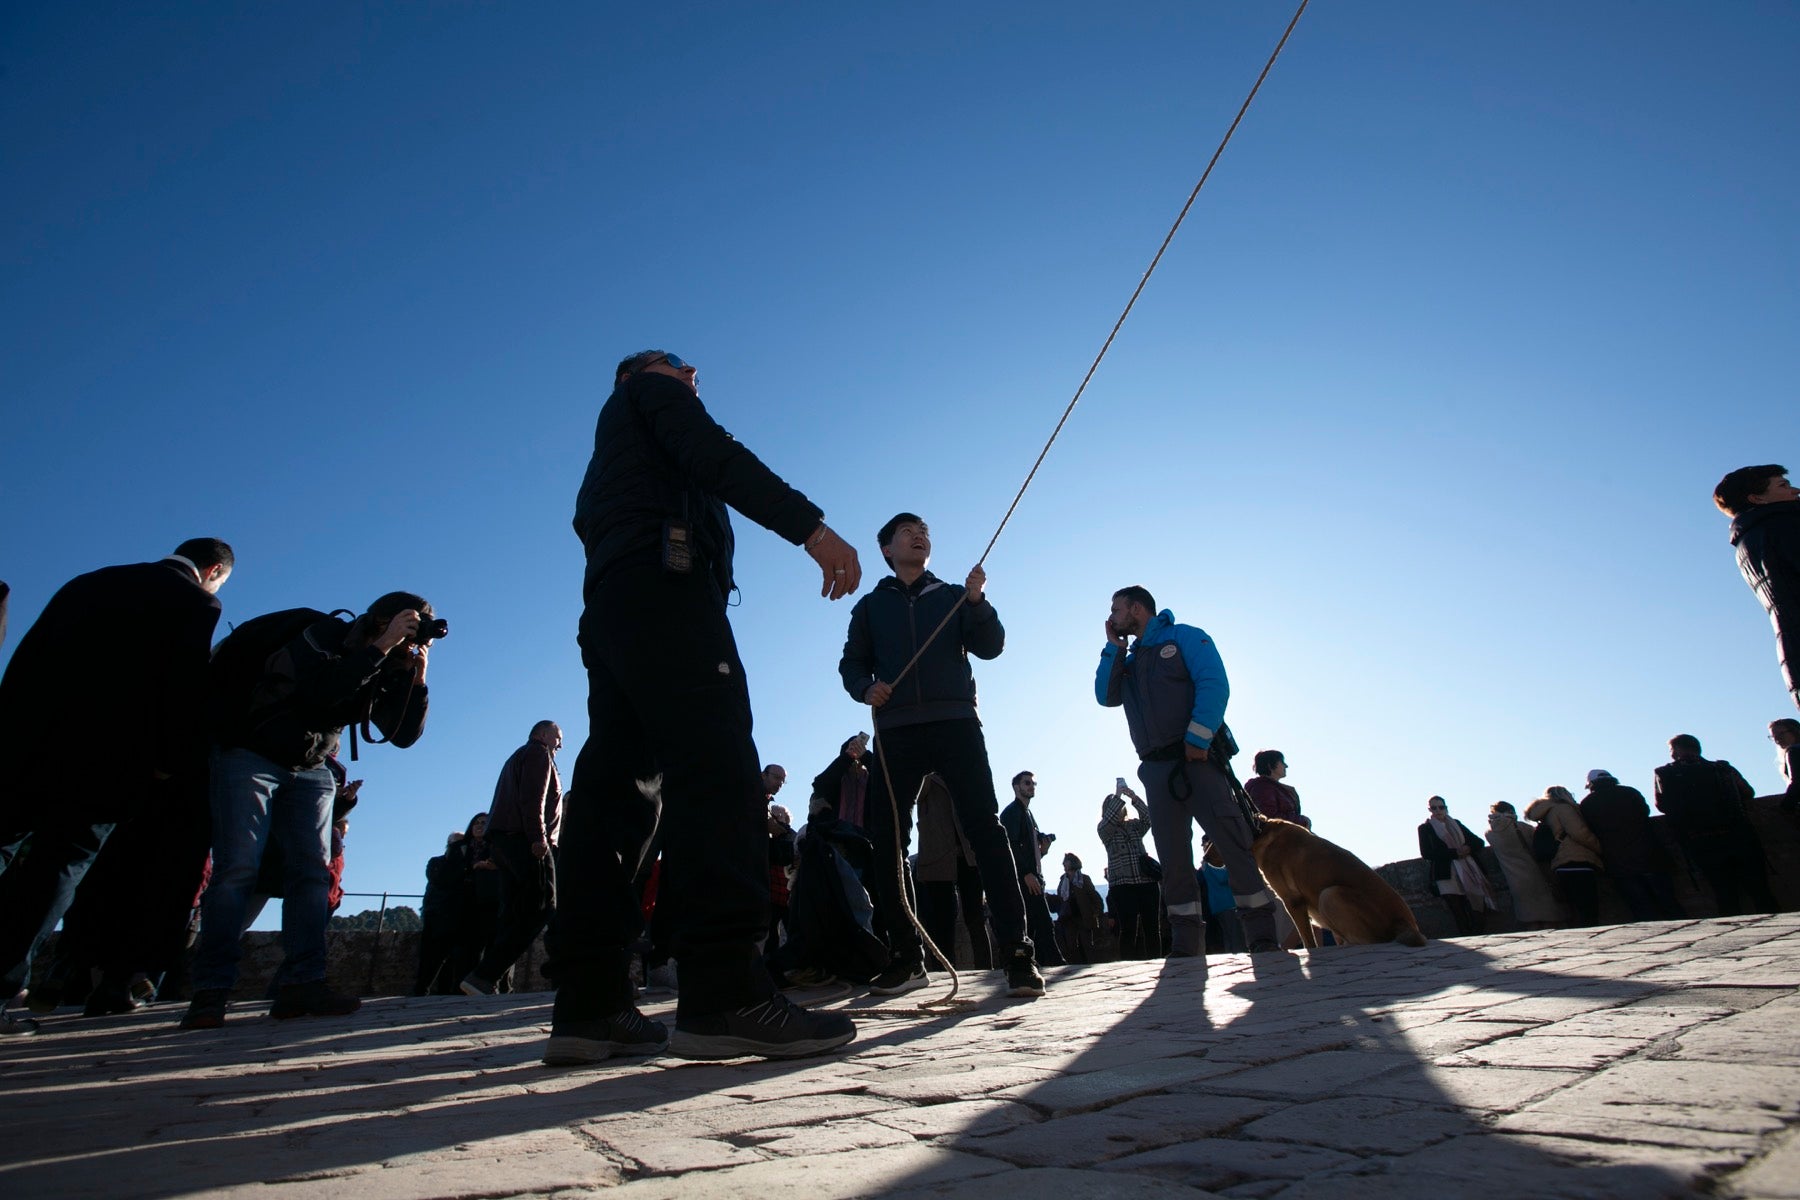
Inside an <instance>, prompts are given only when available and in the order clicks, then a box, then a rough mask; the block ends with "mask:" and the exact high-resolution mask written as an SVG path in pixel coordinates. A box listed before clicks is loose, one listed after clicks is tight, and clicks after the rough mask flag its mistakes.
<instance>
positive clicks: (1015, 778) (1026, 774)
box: [1012, 771, 1031, 787]
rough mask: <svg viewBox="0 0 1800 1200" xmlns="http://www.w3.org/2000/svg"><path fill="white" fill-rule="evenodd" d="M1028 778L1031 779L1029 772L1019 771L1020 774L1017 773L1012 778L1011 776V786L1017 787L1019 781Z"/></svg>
mask: <svg viewBox="0 0 1800 1200" xmlns="http://www.w3.org/2000/svg"><path fill="white" fill-rule="evenodd" d="M1030 777H1031V772H1030V771H1020V772H1019V773H1018V774H1017V775H1014V776H1013V778H1012V781H1013V786H1014V787H1018V786H1019V780H1021V779H1028V778H1030Z"/></svg>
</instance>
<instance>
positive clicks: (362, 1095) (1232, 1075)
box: [0, 914, 1800, 1200]
mask: <svg viewBox="0 0 1800 1200" xmlns="http://www.w3.org/2000/svg"><path fill="white" fill-rule="evenodd" d="M1051 981H1052V987H1051V992H1050V995H1049V996H1047V997H1045V998H1044V999H1042V1000H1038V1001H1016V1000H1007V999H1004V998H1003V997H1001V996H999V995H998V994H997V991H998V988H997V982H998V981H997V978H996V977H993V976H977V977H974V978H973V979H970V980H968V981H967V983H966V985H965V994H966V995H972V996H975V997H978V998H979V1003H978V1004H976V1005H975V1006H974V1007H972V1008H970V1009H967V1010H964V1011H963V1012H961V1013H959V1014H958V1015H957V1016H955V1017H951V1018H938V1019H921V1018H916V1017H893V1018H888V1019H876V1018H870V1019H867V1020H865V1021H864V1022H863V1023H862V1034H861V1036H860V1037H859V1038H858V1040H857V1041H856V1042H855V1043H853V1044H852V1046H851V1047H849V1050H850V1051H852V1052H851V1053H847V1054H842V1055H839V1056H836V1057H828V1058H821V1059H806V1060H799V1061H795V1062H788V1063H769V1062H760V1061H753V1060H745V1061H741V1062H735V1063H723V1064H690V1063H681V1062H678V1061H676V1060H673V1059H660V1060H652V1061H648V1062H646V1061H641V1060H619V1061H617V1062H614V1063H607V1064H604V1065H602V1066H599V1067H595V1068H590V1069H584V1070H563V1071H551V1070H547V1069H545V1068H544V1067H542V1066H540V1065H539V1064H538V1062H537V1056H538V1054H539V1051H540V1048H541V1042H542V1037H543V1034H544V1031H545V1026H546V1023H547V1022H548V1020H549V997H548V996H545V995H541V994H540V995H531V996H523V997H505V996H501V997H492V998H482V999H467V998H460V997H457V998H451V997H430V998H421V999H387V1000H376V1001H372V1002H370V1003H368V1004H367V1005H366V1006H365V1007H364V1008H363V1011H362V1012H361V1013H359V1014H357V1015H356V1016H354V1017H349V1018H344V1019H334V1020H323V1019H319V1020H300V1021H290V1022H282V1023H277V1022H274V1021H270V1020H268V1019H267V1018H266V1017H264V1016H262V1015H260V1007H259V1006H258V1007H249V1006H242V1005H240V1006H238V1008H237V1009H234V1015H233V1020H232V1021H231V1023H230V1025H229V1026H228V1027H227V1028H226V1029H225V1030H223V1031H218V1032H211V1033H181V1032H178V1031H177V1030H175V1029H174V1028H173V1022H174V1020H175V1019H176V1017H177V1016H178V1015H179V1014H178V1012H177V1011H176V1010H173V1009H171V1008H168V1007H164V1008H161V1009H156V1010H150V1011H146V1012H142V1013H137V1014H132V1015H129V1016H123V1017H113V1018H105V1019H96V1020H84V1019H82V1018H80V1017H79V1016H69V1017H62V1016H59V1017H57V1018H54V1019H53V1020H52V1021H51V1022H47V1028H46V1032H45V1033H44V1034H43V1035H42V1036H39V1037H35V1038H9V1039H6V1040H5V1042H4V1043H0V1105H3V1106H4V1107H3V1109H0V1111H4V1114H5V1117H4V1126H3V1128H4V1138H3V1139H0V1191H3V1193H4V1194H5V1195H6V1196H11V1197H67V1196H104V1197H109V1198H114V1197H132V1196H176V1195H181V1196H194V1195H202V1196H218V1195H225V1194H230V1195H232V1196H247V1195H252V1194H254V1195H255V1196H257V1197H267V1198H268V1200H303V1198H310V1197H315V1196H316V1197H332V1198H334V1200H335V1198H337V1197H340V1196H346V1195H348V1196H354V1197H357V1198H358V1200H384V1198H387V1197H394V1198H399V1197H432V1196H443V1197H500V1196H515V1195H533V1194H548V1195H574V1194H576V1193H588V1192H599V1191H602V1190H604V1191H607V1192H608V1193H609V1194H611V1195H616V1196H618V1197H620V1200H643V1198H649V1197H677V1196H679V1197H683V1198H684V1200H685V1198H689V1197H710V1196H751V1197H758V1198H759V1200H763V1198H769V1197H776V1196H786V1195H796V1194H797V1195H801V1196H803V1197H804V1198H805V1200H829V1198H830V1197H839V1196H867V1195H893V1196H916V1197H925V1196H933V1197H964V1196H967V1197H976V1196H982V1197H1002V1198H1014V1197H1017V1198H1023V1197H1026V1196H1030V1195H1040V1194H1041V1195H1044V1196H1055V1197H1073V1198H1081V1197H1090V1196H1094V1197H1098V1196H1121V1197H1139V1196H1142V1197H1175V1196H1185V1197H1196V1196H1205V1195H1211V1194H1217V1195H1225V1196H1249V1197H1274V1196H1279V1197H1282V1198H1283V1200H1310V1198H1313V1197H1329V1198H1331V1200H1362V1198H1365V1197H1368V1198H1374V1197H1382V1198H1383V1200H1386V1198H1389V1197H1398V1198H1405V1197H1413V1196H1417V1197H1429V1198H1430V1200H1448V1198H1460V1197H1473V1196H1489V1195H1492V1196H1496V1197H1506V1198H1507V1200H1518V1198H1519V1197H1545V1196H1557V1197H1564V1196H1566V1197H1599V1196H1619V1197H1631V1198H1633V1200H1646V1198H1650V1197H1660V1196H1687V1195H1707V1196H1768V1197H1796V1198H1800V915H1793V914H1787V915H1782V916H1776V917H1755V918H1739V919H1735V920H1706V921H1684V922H1668V923H1662V924H1654V925H1628V926H1610V927H1603V928H1600V929H1593V930H1567V931H1556V932H1549V933H1523V934H1509V935H1505V936H1495V937H1486V938H1471V939H1465V940H1461V941H1438V942H1433V943H1431V944H1430V945H1429V946H1427V947H1426V948H1424V949H1422V950H1408V949H1405V948H1403V947H1398V946H1380V947H1354V948H1343V947H1340V948H1335V949H1327V950H1321V951H1317V952H1315V953H1313V954H1310V955H1306V954H1301V955H1294V956H1291V957H1288V956H1284V957H1275V956H1264V957H1259V958H1256V959H1251V958H1248V957H1245V956H1232V957H1223V958H1214V959H1212V960H1210V961H1209V962H1208V963H1206V964H1205V966H1204V967H1203V966H1202V964H1201V963H1200V962H1197V961H1194V960H1188V961H1183V962H1174V963H1167V964H1165V963H1161V962H1144V963H1109V964H1106V965H1102V966H1092V967H1072V968H1067V969H1061V970H1057V971H1054V972H1052V973H1051ZM939 994H941V989H937V988H934V989H932V990H931V991H928V992H921V993H914V995H913V996H910V997H905V998H903V999H902V1000H901V1001H899V1002H898V1003H906V1002H909V1001H913V1000H917V999H919V998H922V997H928V996H934V995H939ZM868 1003H870V1001H866V1000H861V1001H858V1002H857V1004H858V1005H865V1004H868ZM669 1007H670V1006H669V1005H668V1003H667V1002H666V1001H665V1002H664V1003H663V1004H660V1005H654V1006H651V1009H650V1011H652V1012H657V1011H658V1010H667V1009H668V1008H669ZM253 1014H254V1015H253Z"/></svg>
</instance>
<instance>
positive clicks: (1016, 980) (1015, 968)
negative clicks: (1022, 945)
mask: <svg viewBox="0 0 1800 1200" xmlns="http://www.w3.org/2000/svg"><path fill="white" fill-rule="evenodd" d="M1006 994H1007V995H1009V996H1041V995H1043V994H1044V977H1043V975H1042V974H1040V973H1039V972H1038V969H1037V964H1036V963H1035V962H1033V961H1032V960H1031V951H1029V950H1025V949H1019V950H1014V951H1013V952H1012V957H1011V958H1010V959H1008V960H1007V963H1006Z"/></svg>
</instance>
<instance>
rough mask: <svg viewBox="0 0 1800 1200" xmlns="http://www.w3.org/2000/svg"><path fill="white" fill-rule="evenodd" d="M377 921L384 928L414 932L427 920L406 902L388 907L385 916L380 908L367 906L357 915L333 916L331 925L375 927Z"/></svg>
mask: <svg viewBox="0 0 1800 1200" xmlns="http://www.w3.org/2000/svg"><path fill="white" fill-rule="evenodd" d="M377 921H379V922H380V927H381V928H382V929H392V930H398V931H401V932H413V931H416V930H419V929H423V928H424V927H425V922H424V921H423V920H421V919H420V918H419V913H418V910H417V909H413V908H408V907H407V906H406V905H404V904H398V905H395V906H394V907H393V908H390V909H388V910H387V914H386V915H385V916H383V915H382V913H381V910H380V909H375V908H365V909H363V911H361V912H359V913H357V914H356V915H355V916H351V917H333V918H331V926H330V927H331V928H332V929H374V928H376V923H377Z"/></svg>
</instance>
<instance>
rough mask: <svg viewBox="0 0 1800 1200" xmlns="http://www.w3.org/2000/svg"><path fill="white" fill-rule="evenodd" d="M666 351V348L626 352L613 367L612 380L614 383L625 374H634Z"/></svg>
mask: <svg viewBox="0 0 1800 1200" xmlns="http://www.w3.org/2000/svg"><path fill="white" fill-rule="evenodd" d="M667 353H668V351H667V350H639V351H638V352H637V353H636V354H627V355H626V356H625V357H624V358H621V359H620V360H619V365H618V367H617V368H615V369H614V371H613V382H614V383H615V384H616V383H618V382H619V381H620V380H622V379H624V378H625V377H626V376H627V375H636V374H637V373H638V372H639V371H641V370H643V369H644V368H645V367H647V366H649V365H650V364H651V363H653V362H655V361H656V360H657V359H659V358H661V357H662V356H663V355H665V354H667Z"/></svg>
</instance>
